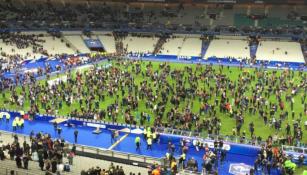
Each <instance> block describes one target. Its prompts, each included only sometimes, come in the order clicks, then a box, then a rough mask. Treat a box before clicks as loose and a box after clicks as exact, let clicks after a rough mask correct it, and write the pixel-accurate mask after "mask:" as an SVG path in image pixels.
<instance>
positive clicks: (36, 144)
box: [0, 132, 76, 175]
mask: <svg viewBox="0 0 307 175" xmlns="http://www.w3.org/2000/svg"><path fill="white" fill-rule="evenodd" d="M75 153H76V150H75V147H73V148H72V149H69V147H68V144H67V143H65V140H63V139H57V140H52V139H51V137H50V135H49V134H46V133H42V132H39V133H36V134H35V133H34V132H31V135H30V143H28V142H26V141H24V142H23V143H20V141H19V138H18V136H17V135H15V136H14V142H13V143H12V144H6V145H3V146H2V147H1V148H0V159H1V160H4V159H10V160H15V161H16V166H17V168H24V169H28V166H29V161H36V162H38V167H39V168H40V169H41V170H42V171H46V175H52V174H53V173H57V175H59V174H60V173H61V172H62V171H70V167H69V165H72V163H73V161H72V160H73V157H74V155H75ZM65 161H67V162H69V165H68V164H66V162H65Z"/></svg>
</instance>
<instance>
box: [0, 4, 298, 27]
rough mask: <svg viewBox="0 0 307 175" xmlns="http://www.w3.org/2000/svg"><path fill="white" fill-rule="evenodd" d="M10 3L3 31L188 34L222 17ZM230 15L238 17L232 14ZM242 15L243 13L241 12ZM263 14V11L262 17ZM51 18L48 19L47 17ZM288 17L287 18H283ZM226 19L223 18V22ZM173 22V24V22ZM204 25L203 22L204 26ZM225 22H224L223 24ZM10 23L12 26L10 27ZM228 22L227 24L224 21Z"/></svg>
mask: <svg viewBox="0 0 307 175" xmlns="http://www.w3.org/2000/svg"><path fill="white" fill-rule="evenodd" d="M16 4H17V3H15V1H14V0H9V1H6V3H5V4H0V10H1V11H3V12H4V13H2V14H1V16H0V17H1V19H5V20H3V21H2V22H1V23H0V26H3V28H9V27H10V26H11V25H14V26H16V27H18V28H22V29H29V28H40V29H42V28H45V29H46V28H54V27H58V28H87V27H90V28H109V29H110V28H116V29H120V28H124V29H140V28H143V29H144V28H146V29H161V28H163V29H168V30H182V31H191V30H199V31H205V30H208V28H210V27H209V25H210V24H209V22H208V21H206V20H202V19H205V18H206V17H207V18H211V19H213V20H217V21H218V20H219V19H220V18H225V16H224V17H223V16H221V15H219V14H220V13H221V11H223V10H224V7H223V6H222V5H216V6H214V5H212V6H211V7H210V8H209V9H208V12H207V14H204V10H205V7H202V8H194V9H192V10H191V9H190V8H186V7H185V5H184V4H180V3H178V4H176V5H174V6H164V5H163V4H157V5H156V6H155V7H150V6H149V7H147V6H145V7H144V6H143V7H142V6H141V5H140V4H138V5H136V6H135V5H130V4H129V3H118V4H112V3H105V2H101V3H99V2H95V3H91V2H89V3H86V4H85V3H73V2H72V3H63V4H57V3H52V2H51V1H48V2H47V3H40V2H33V3H29V4H31V6H30V5H28V4H26V5H25V6H16ZM233 11H234V12H233V14H231V15H233V16H234V15H235V14H236V13H242V12H235V10H233ZM242 11H247V7H246V8H242ZM190 13H191V14H192V15H191V16H190V17H189V18H188V20H186V19H185V18H183V16H184V15H189V14H190ZM264 13H265V10H263V14H264ZM50 14H52V15H50ZM287 15H288V16H287ZM301 15H302V14H299V12H295V11H293V10H292V11H290V12H289V14H287V13H285V14H284V18H288V19H292V18H293V16H295V17H296V20H297V19H298V18H299V16H301ZM226 19H227V18H226ZM41 21H44V22H41ZM173 21H174V22H173ZM204 21H206V22H204ZM226 21H227V20H226ZM10 22H12V23H10ZM227 22H228V21H227ZM233 26H234V25H230V26H227V25H217V26H216V27H215V28H214V31H216V32H219V31H223V30H224V31H228V32H235V31H236V30H234V27H233ZM242 28H244V31H249V32H252V31H256V30H257V32H262V33H287V32H296V33H297V32H298V31H300V32H302V31H303V29H298V28H295V29H293V31H292V30H289V29H288V27H284V28H285V29H284V28H282V27H281V28H277V29H275V28H270V29H261V28H259V27H258V28H254V27H253V26H242Z"/></svg>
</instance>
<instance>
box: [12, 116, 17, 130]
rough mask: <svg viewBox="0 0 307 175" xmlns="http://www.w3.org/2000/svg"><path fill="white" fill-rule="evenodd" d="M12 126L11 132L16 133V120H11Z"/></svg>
mask: <svg viewBox="0 0 307 175" xmlns="http://www.w3.org/2000/svg"><path fill="white" fill-rule="evenodd" d="M12 126H13V131H16V127H17V120H16V119H14V120H13V123H12Z"/></svg>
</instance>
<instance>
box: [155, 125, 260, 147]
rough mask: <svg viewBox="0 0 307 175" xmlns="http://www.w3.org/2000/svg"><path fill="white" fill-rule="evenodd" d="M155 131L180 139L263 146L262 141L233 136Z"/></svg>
mask: <svg viewBox="0 0 307 175" xmlns="http://www.w3.org/2000/svg"><path fill="white" fill-rule="evenodd" d="M157 131H158V132H159V133H160V134H171V135H177V136H182V137H192V138H196V139H206V140H223V141H225V142H231V143H238V144H247V145H254V146H261V145H262V144H265V142H264V141H258V140H252V139H248V138H244V139H243V138H242V137H239V136H233V135H230V136H229V135H214V134H206V133H204V132H196V131H184V130H179V129H172V128H163V127H160V128H157Z"/></svg>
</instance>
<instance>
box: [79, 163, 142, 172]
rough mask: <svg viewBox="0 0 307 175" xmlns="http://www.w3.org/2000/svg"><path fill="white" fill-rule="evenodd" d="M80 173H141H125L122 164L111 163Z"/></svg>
mask: <svg viewBox="0 0 307 175" xmlns="http://www.w3.org/2000/svg"><path fill="white" fill-rule="evenodd" d="M81 175H141V173H132V172H131V173H129V174H127V173H125V171H124V170H123V167H122V166H118V165H117V166H115V165H114V164H113V163H111V164H110V166H109V167H108V168H107V169H101V168H100V167H92V168H90V169H88V170H87V171H85V170H83V171H81Z"/></svg>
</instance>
